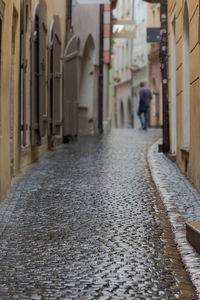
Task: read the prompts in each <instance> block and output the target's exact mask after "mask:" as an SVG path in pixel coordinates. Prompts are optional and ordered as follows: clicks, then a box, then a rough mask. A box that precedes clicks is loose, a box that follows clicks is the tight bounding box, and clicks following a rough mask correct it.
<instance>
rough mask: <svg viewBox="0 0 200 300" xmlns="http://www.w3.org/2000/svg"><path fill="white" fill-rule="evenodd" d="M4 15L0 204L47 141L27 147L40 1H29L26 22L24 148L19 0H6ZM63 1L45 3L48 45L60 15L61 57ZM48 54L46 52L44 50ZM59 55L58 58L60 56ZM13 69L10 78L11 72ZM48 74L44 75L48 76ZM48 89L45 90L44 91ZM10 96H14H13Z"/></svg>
mask: <svg viewBox="0 0 200 300" xmlns="http://www.w3.org/2000/svg"><path fill="white" fill-rule="evenodd" d="M4 2H5V12H4V18H3V35H2V73H1V89H0V93H1V95H0V202H2V201H3V200H4V199H5V197H6V195H7V192H8V190H9V187H10V184H11V179H12V175H13V176H16V175H17V174H18V173H19V172H20V170H21V169H22V168H24V167H25V166H27V165H28V164H30V163H32V162H33V161H35V160H37V159H38V158H39V157H40V155H41V154H43V153H44V152H45V151H47V149H48V143H47V137H46V138H45V139H44V143H43V145H42V146H39V147H32V146H31V143H30V128H29V127H30V122H31V113H30V106H31V49H30V37H31V31H32V27H33V15H34V8H35V5H36V4H37V3H38V2H39V0H29V9H30V11H29V20H28V38H27V45H29V46H28V48H29V49H28V48H27V49H28V52H29V53H28V56H27V57H28V61H27V76H28V77H27V82H28V86H27V87H26V89H27V92H26V93H27V125H28V130H27V145H26V146H25V147H24V146H21V145H20V143H19V140H20V139H19V127H18V126H19V102H20V101H21V96H19V71H20V70H19V58H20V9H21V8H20V2H22V0H21V1H20V0H5V1H4ZM66 2H67V1H66V0H59V1H58V0H46V5H47V30H48V33H47V42H48V40H49V35H48V34H49V28H50V24H51V21H52V19H53V15H59V17H60V23H61V37H62V54H63V51H64V47H65V30H66ZM13 7H14V8H15V12H16V14H17V15H16V14H15V15H16V17H15V19H17V23H16V25H15V27H16V34H15V55H14V57H15V59H14V61H13V68H12V20H13ZM47 51H48V49H47ZM62 54H61V55H62ZM12 69H13V76H11V70H12ZM47 75H48V74H46V76H47ZM46 89H47V87H46ZM12 95H13V96H12ZM11 99H13V100H12V101H13V105H14V107H13V118H11V102H12V101H11ZM11 119H13V121H12V122H13V127H14V128H13V130H14V131H13V146H12V147H13V159H14V165H13V174H12V172H11V171H10V170H11V163H10V157H11V153H12V152H11V147H10V124H11Z"/></svg>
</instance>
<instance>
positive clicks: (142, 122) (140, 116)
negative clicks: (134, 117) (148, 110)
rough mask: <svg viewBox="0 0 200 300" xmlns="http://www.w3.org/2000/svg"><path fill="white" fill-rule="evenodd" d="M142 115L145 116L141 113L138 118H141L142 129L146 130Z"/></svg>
mask: <svg viewBox="0 0 200 300" xmlns="http://www.w3.org/2000/svg"><path fill="white" fill-rule="evenodd" d="M142 114H143V112H139V113H138V117H139V120H140V123H141V127H142V128H144V120H143V117H142Z"/></svg>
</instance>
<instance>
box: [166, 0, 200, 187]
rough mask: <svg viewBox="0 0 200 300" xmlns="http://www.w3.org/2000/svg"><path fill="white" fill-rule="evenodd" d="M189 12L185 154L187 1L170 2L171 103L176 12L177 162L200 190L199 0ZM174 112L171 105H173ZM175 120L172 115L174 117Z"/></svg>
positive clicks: (170, 0)
mask: <svg viewBox="0 0 200 300" xmlns="http://www.w3.org/2000/svg"><path fill="white" fill-rule="evenodd" d="M187 2H188V10H189V75H190V76H189V83H190V88H189V97H188V98H189V99H188V101H189V103H190V109H189V114H188V115H189V128H190V131H189V133H190V134H189V135H190V143H189V149H186V150H187V151H183V150H182V149H183V147H184V146H183V126H184V123H183V101H184V99H183V91H184V83H183V74H184V72H183V57H184V55H183V13H184V12H183V10H184V9H183V3H185V1H179V0H169V1H168V20H169V27H168V33H169V100H170V99H171V88H170V86H171V77H170V73H171V72H170V61H171V59H172V57H171V53H170V49H171V36H170V35H171V32H170V30H171V24H170V19H171V17H172V14H173V13H175V22H176V26H175V28H176V32H175V38H176V54H177V55H176V127H177V128H176V133H177V149H176V157H177V163H178V165H179V167H180V168H181V170H182V171H183V172H185V173H187V175H188V176H189V178H190V179H191V181H192V182H193V183H194V184H195V186H196V187H197V188H198V190H200V180H199V178H200V160H199V153H200V134H199V132H200V86H199V72H200V56H199V50H200V49H199V30H198V28H199V1H198V0H193V1H187ZM169 106H170V111H171V103H170V102H169ZM170 117H171V116H170Z"/></svg>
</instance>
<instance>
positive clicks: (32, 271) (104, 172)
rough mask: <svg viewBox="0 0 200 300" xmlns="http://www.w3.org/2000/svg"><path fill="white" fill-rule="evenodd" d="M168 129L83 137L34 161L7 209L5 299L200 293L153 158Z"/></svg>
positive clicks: (0, 246) (1, 255)
mask: <svg viewBox="0 0 200 300" xmlns="http://www.w3.org/2000/svg"><path fill="white" fill-rule="evenodd" d="M160 135H161V131H160V130H152V129H150V130H149V131H148V132H144V131H140V130H133V129H122V130H114V131H113V132H112V133H111V134H109V135H107V136H87V137H81V138H79V141H78V142H77V143H70V144H66V145H62V146H59V147H58V148H56V149H55V150H53V151H50V152H48V154H46V155H45V156H44V157H43V158H42V160H41V162H39V163H36V164H34V165H32V166H31V167H29V168H27V170H26V171H25V173H24V174H23V175H22V176H21V177H20V178H18V179H17V180H16V181H15V183H14V184H13V187H12V189H11V192H10V194H9V196H8V199H7V201H6V202H5V203H4V204H3V205H2V206H1V209H0V228H1V229H0V234H1V235H0V239H1V240H0V299H3V300H4V299H5V300H6V299H20V300H23V299H32V300H42V299H47V300H50V299H66V300H70V299H75V300H76V299H81V300H89V299H102V300H106V299H114V300H115V299H116V300H117V299H120V300H125V299H139V300H140V299H144V300H147V299H158V300H161V299H189V300H191V299H197V298H196V296H195V290H194V287H193V285H192V283H191V282H190V280H189V276H188V274H187V272H186V271H185V269H184V266H183V264H182V263H181V259H180V256H179V254H178V252H177V251H176V247H175V244H174V242H173V234H172V232H171V229H170V225H169V223H168V220H167V216H166V213H165V211H164V208H163V205H162V203H161V201H160V198H159V196H158V193H157V192H156V189H155V186H154V184H153V181H152V177H151V174H150V171H149V167H148V164H147V158H146V155H147V149H148V148H149V147H150V145H152V143H154V142H155V141H156V140H157V139H158V138H159V137H160Z"/></svg>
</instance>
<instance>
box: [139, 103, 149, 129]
mask: <svg viewBox="0 0 200 300" xmlns="http://www.w3.org/2000/svg"><path fill="white" fill-rule="evenodd" d="M138 117H139V119H140V123H141V127H142V128H143V129H147V128H148V124H149V106H146V105H144V106H143V105H141V106H140V107H139V110H138Z"/></svg>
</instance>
